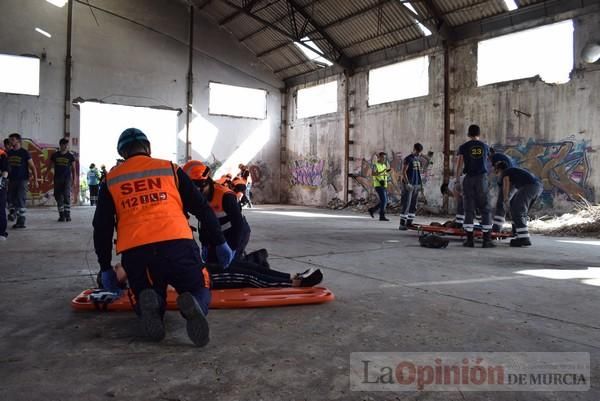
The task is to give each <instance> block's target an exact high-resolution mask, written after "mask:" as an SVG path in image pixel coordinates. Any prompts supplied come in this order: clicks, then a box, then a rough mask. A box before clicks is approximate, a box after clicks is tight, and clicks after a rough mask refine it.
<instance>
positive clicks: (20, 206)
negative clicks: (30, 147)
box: [8, 133, 39, 228]
mask: <svg viewBox="0 0 600 401" xmlns="http://www.w3.org/2000/svg"><path fill="white" fill-rule="evenodd" d="M8 138H9V139H10V145H11V149H10V150H9V151H8V165H9V172H8V180H9V181H8V193H9V194H10V197H11V199H10V207H11V208H10V214H9V220H11V221H13V220H14V219H15V217H16V219H17V222H16V223H15V224H14V225H13V228H25V212H26V211H27V209H26V202H27V187H28V184H29V170H30V169H31V171H32V172H33V187H34V188H37V187H38V185H39V183H38V175H37V170H36V168H35V165H34V164H33V160H31V155H30V154H29V152H28V151H27V150H26V149H24V148H23V147H22V146H21V145H22V138H21V135H19V134H17V133H13V134H10V135H9V136H8Z"/></svg>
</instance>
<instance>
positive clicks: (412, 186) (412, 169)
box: [398, 143, 423, 230]
mask: <svg viewBox="0 0 600 401" xmlns="http://www.w3.org/2000/svg"><path fill="white" fill-rule="evenodd" d="M422 151H423V145H421V144H420V143H415V145H414V146H413V151H412V153H411V154H410V155H408V156H406V157H405V158H404V163H403V166H402V176H401V180H402V184H403V191H402V199H401V201H400V202H401V206H400V227H398V228H399V229H400V230H407V229H408V227H409V226H411V225H412V222H413V219H414V218H415V213H416V211H417V199H418V197H419V191H420V190H421V186H422V185H423V181H422V179H421V171H422V167H421V152H422Z"/></svg>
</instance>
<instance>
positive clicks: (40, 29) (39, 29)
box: [35, 28, 52, 38]
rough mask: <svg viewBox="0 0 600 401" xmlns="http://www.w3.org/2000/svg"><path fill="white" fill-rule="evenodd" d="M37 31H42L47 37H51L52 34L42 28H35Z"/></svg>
mask: <svg viewBox="0 0 600 401" xmlns="http://www.w3.org/2000/svg"><path fill="white" fill-rule="evenodd" d="M35 31H36V32H38V33H41V34H42V35H44V36H46V37H47V38H51V37H52V35H50V34H49V33H48V32H46V31H44V30H43V29H42V28H35Z"/></svg>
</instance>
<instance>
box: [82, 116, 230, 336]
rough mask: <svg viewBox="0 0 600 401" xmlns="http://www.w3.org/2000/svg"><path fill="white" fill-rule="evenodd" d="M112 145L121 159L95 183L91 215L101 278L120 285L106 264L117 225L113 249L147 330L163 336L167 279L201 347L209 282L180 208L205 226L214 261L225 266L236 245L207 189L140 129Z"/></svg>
mask: <svg viewBox="0 0 600 401" xmlns="http://www.w3.org/2000/svg"><path fill="white" fill-rule="evenodd" d="M117 150H118V152H119V155H121V156H122V157H123V158H124V159H125V161H124V162H123V163H121V164H120V165H118V166H116V167H114V168H113V169H112V170H111V171H110V172H109V173H108V174H107V177H106V181H105V182H103V183H102V185H101V186H100V191H99V194H98V203H97V207H96V213H95V214H94V222H93V225H94V247H95V249H96V254H97V255H98V263H99V264H100V268H101V271H102V272H101V281H102V286H103V287H104V288H105V289H106V290H108V291H111V292H114V293H118V292H119V291H120V288H119V283H118V280H117V277H116V274H115V271H114V270H113V268H112V264H111V257H112V244H113V231H114V229H115V226H116V229H117V241H116V248H117V254H121V262H122V264H123V266H124V267H125V271H126V273H127V277H128V280H129V285H130V288H131V289H132V291H133V294H134V296H135V299H136V307H135V310H136V313H137V314H138V315H139V317H140V320H141V324H142V330H143V331H144V333H145V335H146V336H147V337H148V338H150V339H151V340H153V341H160V340H162V339H163V338H164V337H165V326H164V323H163V315H164V312H165V305H166V293H167V285H171V286H173V287H174V288H175V290H176V291H177V293H178V294H179V297H178V299H177V305H178V307H179V310H180V312H181V314H182V315H183V317H184V318H185V319H186V320H187V333H188V336H189V337H190V339H191V340H192V342H193V343H194V344H195V345H197V346H200V347H202V346H204V345H206V344H207V343H208V341H209V327H208V321H207V320H206V314H207V313H208V305H209V303H210V289H209V286H210V283H209V279H208V273H207V272H206V270H204V269H200V268H198V266H201V265H202V260H201V256H200V249H199V248H198V245H197V244H196V242H195V241H194V239H193V236H192V231H191V229H190V227H189V225H188V221H187V218H186V215H185V212H184V211H188V212H190V213H192V214H193V215H195V216H196V217H197V218H198V220H199V221H200V222H201V224H202V226H203V227H205V229H206V230H207V231H208V232H209V233H210V238H211V241H212V243H213V245H214V247H215V252H216V256H217V258H218V261H219V263H221V264H222V265H223V266H228V265H229V263H231V260H232V258H233V252H232V251H231V249H230V248H229V245H227V243H226V242H225V238H224V237H223V234H222V233H221V229H220V225H219V221H218V220H217V218H216V216H215V214H214V212H213V211H212V209H211V207H210V205H209V204H208V202H207V201H206V199H205V198H204V196H203V195H202V194H201V193H200V191H198V189H197V188H196V187H195V186H194V184H193V183H192V181H191V180H190V179H189V177H188V176H187V174H185V173H184V172H183V171H182V170H181V169H180V168H179V167H178V166H177V165H175V164H173V163H171V162H170V161H168V160H160V159H154V158H152V157H150V154H151V152H150V142H149V141H148V138H147V137H146V135H145V134H144V133H143V132H142V131H140V130H139V129H136V128H128V129H126V130H125V131H123V133H122V134H121V136H120V137H119V142H118V145H117Z"/></svg>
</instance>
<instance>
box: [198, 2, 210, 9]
mask: <svg viewBox="0 0 600 401" xmlns="http://www.w3.org/2000/svg"><path fill="white" fill-rule="evenodd" d="M211 1H212V0H202V1H201V2H199V3H198V4H196V10H202V9H203V8H204V7H206V6H207V5H209V4H210V2H211Z"/></svg>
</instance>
